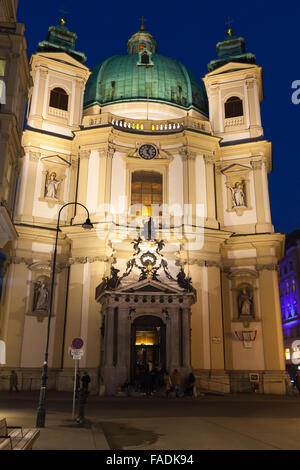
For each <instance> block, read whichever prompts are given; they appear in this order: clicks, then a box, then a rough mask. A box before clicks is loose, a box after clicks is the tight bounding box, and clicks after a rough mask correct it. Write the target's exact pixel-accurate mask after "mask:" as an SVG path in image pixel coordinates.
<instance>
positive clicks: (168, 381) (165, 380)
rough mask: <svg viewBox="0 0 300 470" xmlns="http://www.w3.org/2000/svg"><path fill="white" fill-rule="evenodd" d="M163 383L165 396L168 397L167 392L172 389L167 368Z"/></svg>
mask: <svg viewBox="0 0 300 470" xmlns="http://www.w3.org/2000/svg"><path fill="white" fill-rule="evenodd" d="M164 383H165V390H166V396H167V398H168V397H169V393H170V392H171V391H172V380H171V377H170V374H169V372H168V371H167V370H166V372H165V374H164Z"/></svg>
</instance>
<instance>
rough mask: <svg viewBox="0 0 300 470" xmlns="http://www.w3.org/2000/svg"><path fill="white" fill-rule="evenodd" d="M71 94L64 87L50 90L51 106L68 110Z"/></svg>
mask: <svg viewBox="0 0 300 470" xmlns="http://www.w3.org/2000/svg"><path fill="white" fill-rule="evenodd" d="M68 102H69V95H68V94H67V93H66V92H65V90H63V89H62V88H54V89H53V90H51V92H50V103H49V105H50V106H51V108H57V109H62V110H63V111H68Z"/></svg>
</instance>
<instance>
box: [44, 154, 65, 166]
mask: <svg viewBox="0 0 300 470" xmlns="http://www.w3.org/2000/svg"><path fill="white" fill-rule="evenodd" d="M41 160H42V161H43V162H49V163H55V164H56V165H63V166H67V167H68V166H70V165H71V163H70V162H68V161H67V160H66V159H65V158H63V157H60V156H59V155H51V156H49V157H42V158H41Z"/></svg>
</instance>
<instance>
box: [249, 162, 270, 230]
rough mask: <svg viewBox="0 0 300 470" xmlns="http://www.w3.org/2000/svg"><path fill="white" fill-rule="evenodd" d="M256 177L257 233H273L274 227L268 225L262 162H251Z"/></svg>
mask: <svg viewBox="0 0 300 470" xmlns="http://www.w3.org/2000/svg"><path fill="white" fill-rule="evenodd" d="M251 166H252V168H253V177H254V191H255V205H256V216H257V224H256V233H265V232H272V231H273V226H272V225H271V224H270V223H267V220H266V218H267V217H266V216H267V214H266V210H265V194H264V188H263V175H262V161H261V160H254V161H251Z"/></svg>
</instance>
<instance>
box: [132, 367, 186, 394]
mask: <svg viewBox="0 0 300 470" xmlns="http://www.w3.org/2000/svg"><path fill="white" fill-rule="evenodd" d="M194 385H195V376H194V374H193V373H192V372H191V373H190V374H189V377H188V379H187V380H186V381H185V382H184V381H183V380H182V376H181V373H180V371H179V370H178V369H174V371H173V373H172V374H170V373H169V372H168V371H167V370H164V368H163V366H162V364H158V365H157V366H155V367H153V366H152V363H151V362H150V363H148V364H147V367H144V366H143V365H140V364H137V368H136V375H135V379H134V382H133V386H134V390H135V392H141V393H145V394H146V395H147V396H150V395H152V394H153V393H154V392H157V391H158V390H163V389H164V391H165V394H166V396H167V397H168V396H169V394H170V393H171V392H174V393H175V396H176V397H177V398H178V397H180V396H182V394H184V395H187V396H193V393H194ZM124 390H125V391H127V394H129V383H128V382H126V383H125V384H124Z"/></svg>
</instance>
